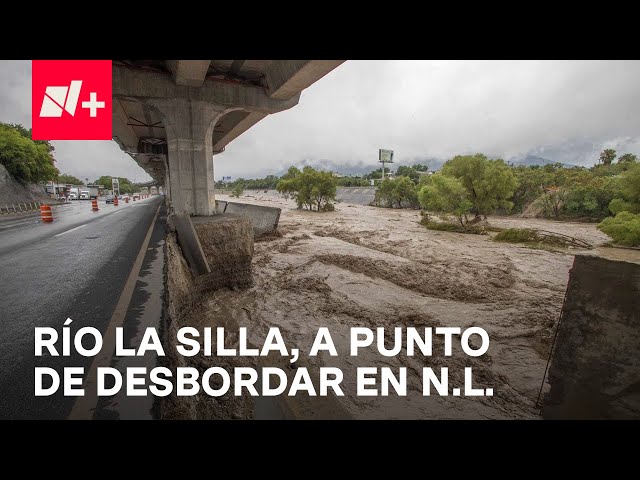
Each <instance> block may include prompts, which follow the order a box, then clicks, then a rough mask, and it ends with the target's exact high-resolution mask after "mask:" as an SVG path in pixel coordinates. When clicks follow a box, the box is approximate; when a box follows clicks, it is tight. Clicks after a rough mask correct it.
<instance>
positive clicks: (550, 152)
mask: <svg viewBox="0 0 640 480" xmlns="http://www.w3.org/2000/svg"><path fill="white" fill-rule="evenodd" d="M0 121H4V122H17V123H22V124H23V125H25V126H30V125H31V65H30V62H29V61H6V60H2V61H0ZM52 143H53V144H54V146H55V147H56V159H57V161H58V168H60V170H61V171H63V172H65V173H70V174H73V175H76V176H78V177H80V178H83V179H84V178H85V177H89V178H90V179H93V178H95V177H97V176H99V175H117V176H125V177H129V178H131V179H136V180H138V181H141V180H143V179H146V178H148V177H147V176H146V173H145V172H144V171H143V170H142V169H140V168H139V167H137V165H136V164H135V162H134V161H133V159H131V157H129V156H128V155H126V154H124V153H123V152H121V151H120V149H119V148H118V146H117V145H116V144H115V142H109V141H104V142H97V141H96V142H90V141H75V142H71V141H56V142H52ZM608 147H613V148H616V149H617V150H618V153H619V154H621V153H626V152H631V153H636V154H640V61H531V60H526V61H441V60H438V61H406V60H402V61H399V60H398V61H386V60H385V61H382V60H372V61H358V60H349V61H347V62H345V63H344V64H342V65H341V66H339V67H338V68H337V69H335V70H334V71H333V72H331V73H329V74H328V75H327V76H326V77H324V78H322V79H321V80H320V81H319V82H317V83H316V84H314V85H312V86H311V87H309V88H308V89H307V90H305V91H304V92H303V93H302V96H301V99H300V103H299V104H298V105H297V106H296V107H294V108H292V109H291V110H288V111H285V112H281V113H277V114H274V115H270V116H268V117H267V118H266V119H264V120H262V121H261V122H260V123H258V124H257V125H256V126H254V127H253V128H251V129H250V130H249V131H247V132H246V133H244V134H243V135H242V136H240V137H239V138H238V139H236V140H234V141H233V142H232V143H231V144H229V145H228V146H227V148H226V151H225V152H224V153H222V154H220V155H216V156H215V167H214V171H215V176H216V179H219V178H220V177H221V176H223V175H229V176H232V177H233V178H237V177H240V176H243V177H245V178H250V177H257V176H264V175H266V174H269V173H273V174H278V173H280V172H282V171H283V170H285V169H286V168H288V167H289V166H290V165H295V164H298V165H299V164H301V163H303V162H306V163H312V164H313V163H315V162H322V161H325V162H326V161H329V162H331V163H332V164H335V165H344V166H347V165H363V164H366V165H371V168H372V169H373V168H376V167H377V166H378V165H377V152H378V148H390V149H393V150H394V151H395V157H394V158H395V159H396V160H397V161H400V162H402V163H413V162H414V161H420V160H423V159H429V158H436V159H442V160H446V159H447V158H450V157H451V156H453V155H457V154H464V153H475V152H482V153H485V154H487V155H489V156H491V157H500V158H504V159H507V160H508V159H514V158H518V157H522V156H524V155H527V154H534V155H538V156H542V157H545V158H548V159H550V160H554V161H562V162H565V163H574V164H583V165H591V164H593V163H595V162H596V161H597V157H598V154H599V152H600V151H601V149H602V148H608Z"/></svg>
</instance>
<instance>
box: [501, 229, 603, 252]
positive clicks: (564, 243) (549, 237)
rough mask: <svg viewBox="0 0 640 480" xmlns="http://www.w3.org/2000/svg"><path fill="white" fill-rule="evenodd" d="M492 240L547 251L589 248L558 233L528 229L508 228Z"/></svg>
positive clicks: (589, 246)
mask: <svg viewBox="0 0 640 480" xmlns="http://www.w3.org/2000/svg"><path fill="white" fill-rule="evenodd" d="M493 240H494V241H496V242H506V243H521V244H523V245H524V246H526V247H530V248H540V249H542V250H549V249H553V248H566V247H577V248H591V245H589V244H588V243H586V242H584V241H582V240H579V239H576V238H573V237H568V236H566V235H562V234H559V233H553V232H547V231H538V230H534V229H530V228H508V229H506V230H503V231H501V232H498V233H497V234H496V235H495V236H494V237H493Z"/></svg>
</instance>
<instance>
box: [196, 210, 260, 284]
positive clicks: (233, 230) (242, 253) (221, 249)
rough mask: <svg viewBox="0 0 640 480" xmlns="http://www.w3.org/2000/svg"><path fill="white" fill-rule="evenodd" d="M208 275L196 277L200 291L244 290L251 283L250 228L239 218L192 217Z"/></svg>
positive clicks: (251, 254) (251, 244) (251, 228)
mask: <svg viewBox="0 0 640 480" xmlns="http://www.w3.org/2000/svg"><path fill="white" fill-rule="evenodd" d="M191 220H192V222H193V226H194V228H195V231H196V233H197V234H198V238H199V240H200V244H201V245H202V250H203V252H204V255H205V257H206V259H207V262H208V263H209V268H210V269H211V273H209V274H206V275H200V276H199V277H197V278H196V280H197V284H198V286H199V287H200V288H201V289H206V290H217V289H218V288H222V287H230V288H235V287H237V288H244V287H248V286H250V285H251V284H252V276H251V261H252V259H253V227H252V225H251V220H249V219H248V218H246V217H243V216H239V215H231V214H228V215H227V214H225V215H214V216H211V217H192V218H191Z"/></svg>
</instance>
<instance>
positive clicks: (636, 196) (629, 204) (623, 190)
mask: <svg viewBox="0 0 640 480" xmlns="http://www.w3.org/2000/svg"><path fill="white" fill-rule="evenodd" d="M609 210H611V212H612V213H613V214H614V215H617V214H618V213H620V212H631V213H640V163H636V164H634V165H632V166H631V167H630V168H629V170H627V171H626V172H624V173H623V174H622V175H620V180H619V189H618V192H617V195H616V198H614V199H612V200H611V203H609Z"/></svg>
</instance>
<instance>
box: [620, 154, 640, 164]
mask: <svg viewBox="0 0 640 480" xmlns="http://www.w3.org/2000/svg"><path fill="white" fill-rule="evenodd" d="M637 162H638V157H637V156H635V155H634V154H633V153H625V154H624V155H620V156H619V157H618V163H637Z"/></svg>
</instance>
